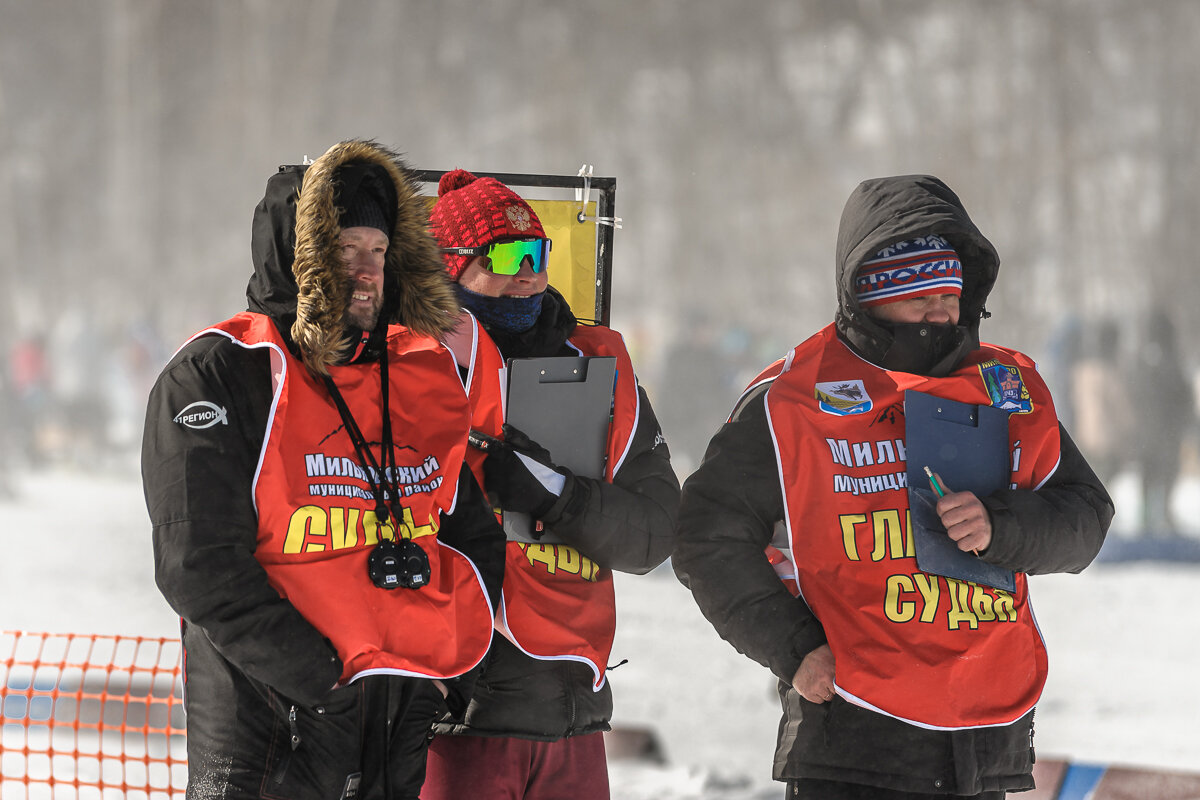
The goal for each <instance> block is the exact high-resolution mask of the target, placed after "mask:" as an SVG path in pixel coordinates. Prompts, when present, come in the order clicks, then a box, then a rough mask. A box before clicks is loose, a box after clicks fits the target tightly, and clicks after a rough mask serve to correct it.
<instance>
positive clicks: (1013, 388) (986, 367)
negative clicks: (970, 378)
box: [979, 359, 1033, 414]
mask: <svg viewBox="0 0 1200 800" xmlns="http://www.w3.org/2000/svg"><path fill="white" fill-rule="evenodd" d="M979 374H980V377H982V378H983V385H984V388H986V389H987V393H988V397H990V398H991V400H992V407H993V408H999V409H1003V410H1004V411H1010V412H1012V413H1014V414H1028V413H1029V412H1030V411H1033V399H1032V398H1031V397H1030V396H1029V390H1028V389H1026V388H1025V382H1024V381H1023V380H1021V370H1019V369H1018V368H1016V367H1010V366H1008V365H1007V364H1001V363H1000V362H999V361H996V360H995V359H993V360H991V361H985V362H983V363H982V364H980V365H979Z"/></svg>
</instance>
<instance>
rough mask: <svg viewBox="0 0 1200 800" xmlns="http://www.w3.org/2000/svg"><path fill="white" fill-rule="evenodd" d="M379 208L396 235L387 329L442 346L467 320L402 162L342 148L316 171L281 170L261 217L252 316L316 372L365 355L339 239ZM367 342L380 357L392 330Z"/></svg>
mask: <svg viewBox="0 0 1200 800" xmlns="http://www.w3.org/2000/svg"><path fill="white" fill-rule="evenodd" d="M370 205H376V206H379V207H381V211H382V213H384V214H385V215H386V216H384V217H383V220H384V221H386V224H387V230H385V231H384V232H385V233H386V234H388V244H387V253H386V258H385V261H384V291H383V307H382V311H381V313H380V321H381V322H383V323H385V324H391V323H399V324H403V325H405V326H406V327H408V328H409V329H410V330H412V331H414V332H415V333H420V334H425V335H429V336H435V337H437V336H439V335H441V334H442V333H444V332H445V331H448V330H450V329H452V328H453V325H454V320H455V319H457V316H458V302H457V300H456V298H455V296H454V291H453V288H452V286H451V284H450V282H449V281H448V280H447V279H446V275H445V268H444V266H443V265H442V260H441V253H440V251H439V250H438V247H437V244H436V242H434V240H433V239H432V238H431V237H430V236H429V235H428V233H427V230H426V228H427V226H428V211H427V210H426V207H425V204H424V201H423V200H422V199H421V197H420V196H419V194H418V191H417V187H416V184H415V183H414V182H413V181H412V180H411V179H410V178H409V177H408V175H407V173H406V171H405V166H404V164H403V162H402V161H401V160H400V157H399V156H398V155H396V154H395V153H392V152H391V151H389V150H387V149H385V148H383V147H381V146H380V145H378V144H375V143H373V142H366V141H358V140H351V141H346V142H340V143H338V144H336V145H334V146H333V147H331V148H330V149H329V151H328V152H326V153H325V154H324V155H323V156H321V157H320V158H319V159H317V160H316V161H315V162H314V163H313V164H311V165H309V166H284V167H280V168H279V172H278V173H277V174H275V175H273V176H272V177H271V179H270V180H269V181H268V182H267V191H266V195H265V196H264V197H263V200H262V202H261V203H259V205H258V208H257V209H255V212H254V229H253V245H252V249H253V255H254V275H253V277H252V278H251V279H250V283H249V285H248V286H247V288H246V297H247V299H248V301H249V309H250V310H251V311H256V312H258V313H261V314H266V315H267V316H269V317H271V319H273V320H274V321H275V323H276V325H277V326H278V327H279V329H280V331H281V332H282V333H283V334H284V336H285V337H286V338H288V339H289V340H290V343H291V346H292V347H293V348H294V352H296V353H297V354H298V355H300V356H301V357H302V358H303V360H304V362H305V364H306V365H307V366H308V367H309V368H310V369H312V370H313V371H314V372H318V373H324V372H327V371H328V368H329V366H331V365H333V364H337V363H340V362H341V361H342V360H344V359H347V358H351V359H353V358H354V357H356V356H357V357H362V355H363V354H362V353H361V352H359V353H356V352H354V349H355V346H356V345H357V344H358V342H359V339H360V337H361V334H362V333H364V332H363V331H361V330H355V329H354V328H353V326H352V325H348V324H347V320H346V310H347V307H348V306H349V297H350V289H351V286H350V282H349V279H348V277H347V276H346V275H345V274H344V273H343V272H342V270H341V269H340V250H341V248H340V242H339V236H340V235H341V233H342V231H343V229H344V228H348V227H358V225H357V223H358V222H360V221H361V220H362V219H363V213H364V212H360V211H359V209H361V208H363V207H365V206H370ZM347 213H350V214H353V215H354V218H351V219H346V218H345V217H346V214H347ZM365 213H366V214H367V216H368V217H369V216H371V214H370V212H365ZM375 216H376V217H378V214H376V215H375ZM346 221H349V222H351V223H355V224H353V225H344V224H342V223H343V222H346ZM365 333H367V334H374V343H373V346H372V348H371V350H370V351H369V352H375V351H377V349H378V346H379V342H380V341H381V340H382V337H383V333H384V331H383V326H380V327H378V328H376V329H374V330H371V331H366V332H365Z"/></svg>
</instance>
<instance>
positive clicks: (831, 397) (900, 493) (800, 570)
mask: <svg viewBox="0 0 1200 800" xmlns="http://www.w3.org/2000/svg"><path fill="white" fill-rule="evenodd" d="M775 371H778V373H779V376H778V377H777V378H776V379H775V381H774V383H773V384H772V385H771V387H770V389H769V390H768V392H767V398H766V403H767V412H768V421H769V423H770V426H771V434H772V437H773V439H774V442H775V449H776V458H777V463H778V466H779V477H780V481H781V485H782V487H783V490H784V502H785V518H786V519H785V522H786V524H787V527H788V537H789V540H790V543H791V549H792V558H793V560H794V562H795V566H796V575H797V579H798V582H799V587H800V592H801V593H802V595H803V597H804V600H805V602H806V603H807V604H808V605H809V607H810V608H811V609H812V610H813V613H814V614H815V615H816V616H817V618H818V619H819V620H820V621H821V624H822V626H823V627H824V629H825V633H826V636H827V638H828V640H829V645H830V647H831V649H832V650H833V655H834V658H835V661H836V668H835V683H836V686H837V690H838V693H839V694H841V695H842V696H843V697H844V698H846V699H847V700H849V701H850V702H853V703H856V704H858V705H861V706H864V707H867V708H871V709H874V710H876V711H879V712H881V713H884V714H887V715H889V716H892V717H896V718H898V719H901V720H904V721H906V722H910V723H912V724H915V725H919V726H921V727H926V728H934V729H956V728H972V727H986V726H992V725H1004V724H1008V723H1011V722H1013V721H1015V720H1017V719H1019V718H1020V717H1022V716H1023V715H1024V714H1026V713H1027V712H1028V711H1029V710H1030V709H1031V708H1033V706H1034V704H1035V703H1036V702H1037V700H1038V697H1039V696H1040V695H1041V691H1042V687H1043V685H1044V684H1045V680H1046V669H1047V664H1046V651H1045V647H1044V644H1043V642H1042V638H1041V634H1040V632H1039V631H1038V628H1037V624H1036V622H1035V620H1034V617H1033V612H1032V609H1031V607H1030V605H1029V597H1028V586H1027V582H1026V578H1025V575H1023V574H1018V575H1017V583H1016V591H1015V592H1013V593H1011V594H1010V593H1008V592H1005V591H1002V590H999V589H994V588H992V587H990V586H983V585H977V584H974V583H967V582H963V581H958V580H954V579H947V578H945V577H941V576H937V575H932V574H928V573H925V572H923V571H921V570H920V569H919V568H918V567H917V562H916V558H915V556H914V553H913V543H912V534H911V531H910V527H909V513H908V493H907V488H906V487H907V480H906V477H905V470H906V462H905V460H904V458H905V448H904V413H903V401H904V392H905V390H907V389H915V390H918V391H922V392H926V393H929V394H933V395H937V396H939V397H945V398H949V399H953V400H958V401H961V402H964V403H973V404H978V405H992V406H996V407H1000V408H1004V409H1006V410H1008V411H1010V415H1009V436H1010V448H1011V454H1012V464H1011V466H1012V477H1011V485H1012V486H1013V487H1015V488H1023V489H1031V488H1034V487H1036V486H1038V485H1040V484H1041V483H1042V482H1043V481H1045V480H1046V479H1047V478H1048V477H1049V476H1050V474H1051V473H1052V472H1053V471H1054V469H1055V468H1056V466H1057V464H1058V458H1059V435H1058V419H1057V416H1056V415H1055V412H1054V406H1053V403H1052V401H1051V399H1050V393H1049V391H1048V389H1047V388H1046V386H1045V384H1044V383H1043V381H1042V378H1041V377H1040V376H1039V375H1038V374H1037V371H1036V368H1035V366H1034V364H1033V362H1032V361H1031V360H1029V359H1028V358H1027V357H1026V356H1024V355H1022V354H1020V353H1018V352H1015V351H1012V350H1007V349H1004V348H1000V347H996V346H993V345H986V344H985V345H983V346H982V348H981V349H980V350H978V351H976V352H974V353H972V354H970V356H968V358H967V359H966V360H965V361H964V362H963V363H962V364H961V365H959V366H958V367H957V368H956V369H955V371H954V372H953V373H951V374H950V375H948V376H946V377H944V378H930V377H925V376H921V375H913V374H910V373H904V372H889V371H886V370H882V369H879V368H878V367H875V366H872V365H871V364H868V363H867V362H865V361H863V360H862V359H861V358H859V357H858V356H856V355H855V354H854V353H853V352H851V351H850V349H849V348H848V347H846V345H845V344H843V343H842V342H841V341H840V340H839V339H838V338H837V334H836V332H835V329H834V326H832V325H830V326H828V327H826V328H824V329H823V330H821V331H820V332H818V333H817V334H816V335H815V336H813V337H812V338H810V339H808V340H807V341H805V342H804V343H802V344H800V345H799V346H797V347H796V348H795V350H793V351H792V353H791V354H789V357H788V359H786V360H785V363H783V364H782V365H780V366H779V367H778V368H774V369H770V370H768V372H775ZM947 482H948V483H949V484H950V486H951V488H953V477H951V476H947Z"/></svg>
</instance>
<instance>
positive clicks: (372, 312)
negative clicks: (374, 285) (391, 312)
mask: <svg viewBox="0 0 1200 800" xmlns="http://www.w3.org/2000/svg"><path fill="white" fill-rule="evenodd" d="M382 310H383V297H382V295H375V296H374V297H372V299H371V304H370V307H369V308H367V307H364V306H355V305H354V300H353V295H351V298H350V299H348V300H347V303H346V323H347V324H348V325H352V326H354V327H355V328H358V329H359V330H363V331H373V330H375V326H376V325H377V324H378V323H379V314H380V312H381V311H382Z"/></svg>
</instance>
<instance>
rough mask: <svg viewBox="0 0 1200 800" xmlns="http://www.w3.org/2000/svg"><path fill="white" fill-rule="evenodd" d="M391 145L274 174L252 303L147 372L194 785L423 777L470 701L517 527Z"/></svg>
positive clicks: (242, 789)
mask: <svg viewBox="0 0 1200 800" xmlns="http://www.w3.org/2000/svg"><path fill="white" fill-rule="evenodd" d="M426 219H427V216H426V212H425V207H424V203H423V201H422V200H421V198H420V197H419V195H418V193H417V190H416V186H415V184H414V182H413V180H412V179H411V178H410V177H409V174H408V171H407V169H406V167H405V165H404V164H403V162H402V161H401V160H400V158H399V157H398V156H397V155H396V154H395V153H393V152H391V151H389V150H387V149H386V148H384V147H382V146H380V145H378V144H376V143H374V142H370V141H346V142H341V143H339V144H337V145H335V146H333V147H332V148H330V149H329V151H328V152H326V153H325V154H324V155H323V156H321V157H320V158H319V159H317V160H316V161H315V162H314V163H312V164H311V165H306V166H284V167H280V169H279V171H278V172H277V173H276V174H275V175H273V176H272V177H271V178H270V179H269V181H268V183H267V189H266V194H265V196H264V197H263V200H262V202H261V203H260V204H259V205H258V207H257V209H256V210H255V213H254V226H253V244H252V250H253V256H254V273H253V276H252V277H251V279H250V282H249V285H248V287H247V298H248V302H249V307H248V310H247V311H245V312H243V313H241V314H237V315H235V316H233V317H231V318H230V319H228V320H225V321H223V322H220V323H217V324H216V325H214V326H212V327H210V328H208V329H206V330H203V331H201V332H200V333H198V334H196V335H195V336H194V337H192V338H191V339H190V340H189V341H188V342H187V343H186V344H185V345H184V346H183V347H182V348H180V350H179V351H178V352H177V353H176V354H175V355H174V357H173V358H172V359H171V361H170V363H168V364H167V366H166V368H165V369H164V370H163V372H162V374H161V375H160V377H159V379H158V381H157V383H156V384H155V387H154V389H153V390H152V392H151V395H150V400H149V405H148V408H147V413H146V429H145V435H144V437H143V448H142V476H143V485H144V489H145V494H146V503H147V508H148V509H149V512H150V518H151V521H152V523H153V536H154V555H155V578H156V581H157V583H158V586H159V589H160V590H161V591H162V593H163V596H164V597H165V598H166V599H167V601H168V602H169V603H170V605H171V607H172V608H173V609H175V610H176V611H177V612H178V613H179V615H180V617H181V622H182V638H183V646H184V650H185V653H186V659H185V661H184V670H185V680H186V684H187V688H188V691H187V745H188V797H189V798H192V799H195V798H209V797H212V798H217V797H220V798H222V800H241V799H242V798H245V800H250V799H251V798H260V797H265V796H269V797H272V798H280V799H282V800H308V798H312V800H324V799H325V798H336V797H344V798H349V797H355V798H360V799H361V800H370V799H371V798H380V799H381V800H392V799H393V798H397V799H399V798H416V797H417V794H418V792H419V790H420V787H421V784H422V782H423V780H424V773H425V753H426V748H427V746H428V739H427V735H426V734H427V732H428V730H429V727H430V724H431V723H432V721H433V719H434V717H435V716H436V715H438V714H441V713H446V712H449V713H451V714H456V713H457V714H461V713H463V712H465V709H466V705H467V702H468V700H469V697H470V694H471V691H472V688H473V685H474V676H475V675H477V673H478V671H479V668H480V666H479V665H480V664H481V662H482V660H483V658H484V655H485V654H486V652H487V649H488V646H489V645H490V642H491V631H492V620H493V616H494V609H495V605H496V602H497V600H498V597H499V594H498V593H499V588H500V582H501V578H502V575H503V567H504V535H503V532H502V531H501V530H500V527H499V526H498V525H497V524H496V521H495V517H494V515H493V514H492V511H491V507H490V506H489V505H488V504H487V501H486V499H485V497H484V495H483V493H482V490H481V489H480V488H479V485H478V484H477V483H476V481H475V479H474V477H473V476H472V474H471V471H470V469H469V468H467V467H466V466H465V463H464V460H463V456H464V454H465V451H466V435H467V432H468V429H469V425H470V410H469V408H468V401H467V397H466V392H465V390H464V387H463V384H462V379H461V378H460V376H459V373H458V368H457V366H456V365H455V363H454V358H453V356H452V355H451V354H450V353H449V351H447V350H446V349H445V348H444V347H443V346H442V345H441V343H440V342H439V338H438V337H439V336H440V334H442V333H443V332H445V331H446V330H448V329H449V328H450V327H451V326H452V325H453V323H454V321H455V319H456V316H457V313H458V307H457V303H456V301H455V297H454V294H453V291H452V289H451V286H450V283H449V281H448V279H447V278H446V275H445V271H444V268H443V266H442V262H441V258H440V253H439V252H438V249H437V246H436V244H435V243H434V241H433V240H432V239H431V238H430V236H429V234H428V233H427V230H426Z"/></svg>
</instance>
